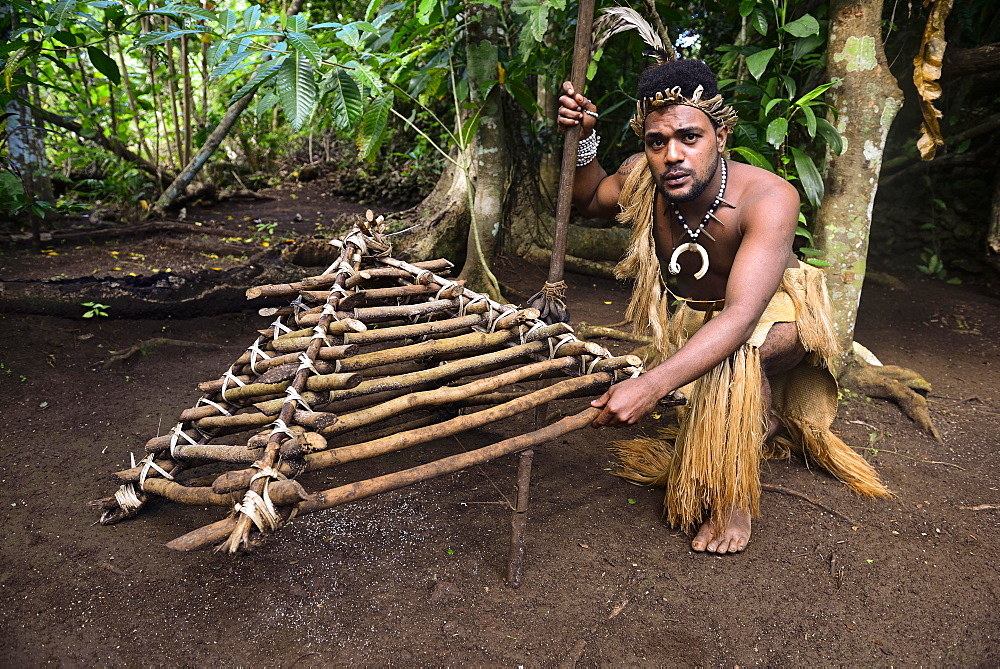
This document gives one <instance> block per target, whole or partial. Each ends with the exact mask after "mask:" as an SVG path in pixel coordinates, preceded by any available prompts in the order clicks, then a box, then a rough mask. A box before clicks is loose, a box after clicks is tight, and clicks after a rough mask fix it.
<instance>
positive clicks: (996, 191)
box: [986, 172, 1000, 272]
mask: <svg viewBox="0 0 1000 669" xmlns="http://www.w3.org/2000/svg"><path fill="white" fill-rule="evenodd" d="M986 260H987V261H988V262H989V263H990V265H992V266H993V269H995V270H997V271H998V272H1000V172H997V176H996V181H995V182H994V184H993V206H992V207H991V208H990V229H989V232H987V233H986Z"/></svg>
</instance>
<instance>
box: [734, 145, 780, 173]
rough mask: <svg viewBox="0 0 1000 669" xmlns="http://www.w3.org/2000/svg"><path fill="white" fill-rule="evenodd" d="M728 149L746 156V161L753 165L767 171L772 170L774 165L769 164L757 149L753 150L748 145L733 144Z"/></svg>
mask: <svg viewBox="0 0 1000 669" xmlns="http://www.w3.org/2000/svg"><path fill="white" fill-rule="evenodd" d="M730 151H732V152H733V153H735V154H737V155H739V156H742V157H744V158H746V160H747V162H748V163H750V164H751V165H753V166H754V167H760V168H762V169H765V170H767V171H768V172H773V171H774V167H772V166H771V163H770V162H769V161H768V159H767V158H765V157H764V156H763V155H761V154H760V153H758V152H757V151H754V150H753V149H751V148H750V147H748V146H734V147H732V148H731V149H730Z"/></svg>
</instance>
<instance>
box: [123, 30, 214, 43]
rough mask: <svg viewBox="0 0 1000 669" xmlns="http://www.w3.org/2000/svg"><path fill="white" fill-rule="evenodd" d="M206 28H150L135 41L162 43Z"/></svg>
mask: <svg viewBox="0 0 1000 669" xmlns="http://www.w3.org/2000/svg"><path fill="white" fill-rule="evenodd" d="M207 32H208V31H207V30H201V29H198V30H169V31H165V30H151V31H149V32H148V33H146V34H145V35H142V36H141V37H139V39H137V40H136V41H135V43H136V45H137V46H155V45H157V44H163V43H164V42H168V41H170V40H172V39H177V38H178V37H181V36H183V35H200V34H202V33H207Z"/></svg>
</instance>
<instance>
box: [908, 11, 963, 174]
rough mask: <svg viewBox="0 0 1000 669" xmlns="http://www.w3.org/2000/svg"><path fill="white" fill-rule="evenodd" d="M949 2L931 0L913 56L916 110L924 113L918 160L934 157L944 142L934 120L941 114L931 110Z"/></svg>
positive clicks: (936, 93) (936, 95) (937, 90)
mask: <svg viewBox="0 0 1000 669" xmlns="http://www.w3.org/2000/svg"><path fill="white" fill-rule="evenodd" d="M953 1H954V0H935V2H934V7H933V9H931V14H930V16H928V17H927V26H926V27H925V28H924V36H923V39H922V40H921V43H920V51H918V52H917V56H916V58H914V59H913V83H914V84H915V85H916V87H917V92H918V93H919V94H920V111H921V112H923V115H924V122H923V123H922V124H921V125H920V139H918V140H917V149H918V150H919V151H920V158H921V159H922V160H934V154H935V152H936V151H937V147H939V146H943V145H944V137H942V136H941V124H940V123H939V122H938V119H940V118H941V117H942V116H943V114H942V113H941V112H940V111H938V110H937V109H935V107H934V101H935V100H937V99H938V98H939V97H941V84H939V83H938V79H940V78H941V63H942V61H943V60H944V50H945V48H946V47H947V46H948V43H947V42H946V41H945V39H944V22H945V19H947V18H948V13H949V12H951V6H952V2H953ZM924 4H925V5H926V2H925V3H924Z"/></svg>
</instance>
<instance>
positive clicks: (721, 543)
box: [691, 509, 750, 553]
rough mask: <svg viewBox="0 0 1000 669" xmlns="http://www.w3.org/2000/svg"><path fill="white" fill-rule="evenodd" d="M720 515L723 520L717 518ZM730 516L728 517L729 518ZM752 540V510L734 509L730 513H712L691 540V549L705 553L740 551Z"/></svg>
mask: <svg viewBox="0 0 1000 669" xmlns="http://www.w3.org/2000/svg"><path fill="white" fill-rule="evenodd" d="M716 516H718V517H719V518H720V519H721V520H723V521H728V522H719V520H717V519H716ZM727 516H728V518H727ZM748 541H750V512H749V511H746V510H741V509H734V510H733V511H732V513H729V514H715V513H713V514H712V517H711V518H709V519H708V520H706V521H705V523H704V524H703V525H702V526H701V529H700V530H698V534H697V535H696V536H695V538H694V539H692V540H691V549H692V550H695V551H698V552H699V553H704V552H705V551H708V552H709V553H738V552H740V551H741V550H743V549H744V548H746V547H747V542H748Z"/></svg>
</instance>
